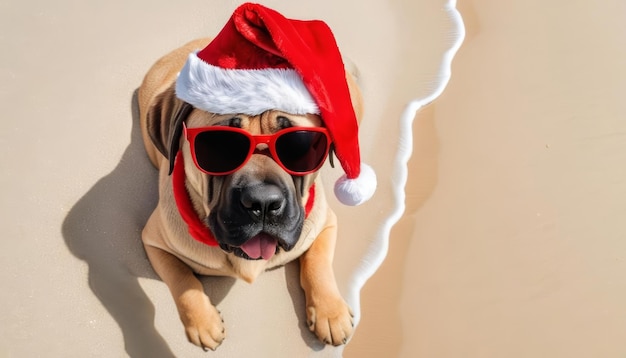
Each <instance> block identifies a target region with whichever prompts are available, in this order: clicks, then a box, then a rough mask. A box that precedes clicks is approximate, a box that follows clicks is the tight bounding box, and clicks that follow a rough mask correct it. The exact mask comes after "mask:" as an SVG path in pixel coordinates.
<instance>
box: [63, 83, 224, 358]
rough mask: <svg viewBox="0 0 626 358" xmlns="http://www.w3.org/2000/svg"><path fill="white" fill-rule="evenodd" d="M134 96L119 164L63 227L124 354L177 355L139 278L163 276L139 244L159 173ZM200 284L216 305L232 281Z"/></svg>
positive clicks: (153, 202)
mask: <svg viewBox="0 0 626 358" xmlns="http://www.w3.org/2000/svg"><path fill="white" fill-rule="evenodd" d="M136 96H137V91H135V93H134V95H133V98H132V104H131V107H132V120H133V126H132V132H131V142H130V144H129V146H128V147H127V148H126V150H125V151H124V154H123V156H122V159H121V161H120V163H119V164H118V165H117V167H115V169H113V171H112V172H111V173H109V174H108V175H106V176H105V177H103V178H102V179H100V180H99V181H98V182H97V183H96V184H95V185H94V186H93V187H92V188H91V189H90V190H89V191H88V192H87V193H86V194H85V195H84V196H83V197H82V198H81V199H80V200H79V201H78V202H77V203H76V204H75V205H74V206H73V207H72V209H71V210H70V212H69V214H68V215H67V217H66V218H65V220H64V222H63V229H62V231H63V237H64V239H65V242H66V244H67V246H68V247H69V249H70V251H71V252H72V253H73V254H74V255H75V256H76V257H78V258H80V259H81V260H84V261H85V262H86V263H87V264H88V265H89V274H88V280H89V287H90V288H91V290H92V291H93V293H94V294H95V295H96V297H97V298H98V299H99V300H100V302H101V303H102V305H103V306H104V307H105V308H106V309H107V311H108V312H109V313H110V314H111V316H112V317H113V318H114V319H115V321H116V322H117V324H118V325H119V326H120V329H121V330H122V333H123V336H124V345H125V349H126V352H127V353H128V354H129V355H130V356H131V357H174V356H175V355H174V354H173V353H172V351H171V349H170V348H169V346H168V344H167V343H166V342H165V340H164V339H163V338H162V337H161V335H160V334H159V333H158V332H157V330H156V328H155V326H154V316H155V309H154V305H153V304H152V302H151V301H150V299H149V298H148V296H147V295H146V294H145V292H144V291H143V289H142V288H141V286H140V285H139V281H138V278H139V277H144V278H152V279H159V278H158V276H157V275H156V274H155V272H154V271H153V269H152V267H151V266H150V262H149V261H148V258H147V256H146V254H145V251H144V249H143V245H142V243H141V230H142V229H143V226H144V225H145V223H146V221H147V219H148V217H149V215H150V214H151V212H152V211H153V210H154V208H155V207H156V204H157V199H158V188H157V186H158V173H157V170H156V169H155V168H154V167H153V166H152V164H151V163H150V161H149V159H148V157H147V155H146V153H145V150H144V147H143V142H142V136H141V129H140V127H139V109H138V106H137V98H136ZM212 279H215V282H213V281H212ZM202 282H203V284H204V286H205V291H206V292H207V293H208V294H210V297H211V300H212V302H213V303H215V304H217V303H219V302H220V301H221V300H222V299H223V298H224V296H225V295H226V293H227V292H228V291H229V289H230V287H231V286H232V284H233V283H234V279H229V278H203V280H202ZM213 283H214V284H213ZM180 329H181V330H182V329H183V327H182V324H181V327H180Z"/></svg>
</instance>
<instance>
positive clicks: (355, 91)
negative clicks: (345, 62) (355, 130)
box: [346, 71, 363, 124]
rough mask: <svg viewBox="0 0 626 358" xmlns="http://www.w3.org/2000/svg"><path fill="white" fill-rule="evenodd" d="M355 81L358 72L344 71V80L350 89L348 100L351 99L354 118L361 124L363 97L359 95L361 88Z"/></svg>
mask: <svg viewBox="0 0 626 358" xmlns="http://www.w3.org/2000/svg"><path fill="white" fill-rule="evenodd" d="M357 81H358V73H352V72H350V71H346V82H347V83H348V89H349V90H350V100H351V101H352V107H353V108H354V114H356V120H357V121H358V122H359V124H361V119H362V118H363V97H362V96H361V90H360V89H359V85H357Z"/></svg>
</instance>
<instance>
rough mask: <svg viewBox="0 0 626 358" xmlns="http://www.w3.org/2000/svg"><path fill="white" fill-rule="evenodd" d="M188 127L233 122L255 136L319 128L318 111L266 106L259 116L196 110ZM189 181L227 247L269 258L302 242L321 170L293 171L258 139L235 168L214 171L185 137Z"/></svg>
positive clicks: (237, 252) (200, 207)
mask: <svg viewBox="0 0 626 358" xmlns="http://www.w3.org/2000/svg"><path fill="white" fill-rule="evenodd" d="M185 124H186V126H187V128H198V127H209V126H229V127H236V128H240V129H243V130H245V131H246V132H248V133H250V134H253V135H260V134H264V135H267V134H273V133H276V132H278V131H280V130H282V129H285V128H289V127H319V126H321V125H322V121H321V119H320V118H319V116H316V115H292V114H288V113H284V112H279V111H267V112H265V113H262V114H261V115H257V116H247V115H242V114H236V115H216V114H212V113H207V112H204V111H201V110H198V109H194V110H192V111H191V113H190V114H189V116H188V117H187V119H186V121H185ZM180 140H181V150H182V152H183V155H184V159H185V172H186V175H187V179H188V183H189V185H190V186H191V187H192V188H191V189H192V190H193V191H194V192H195V193H194V194H195V195H192V200H193V201H194V206H195V207H196V210H197V211H199V212H200V213H201V215H203V216H204V217H203V219H204V220H205V221H206V223H207V224H208V226H209V228H210V229H211V231H212V232H213V235H214V236H215V238H216V240H217V241H218V243H219V245H220V247H221V249H222V250H224V251H226V252H229V253H232V254H234V255H236V256H238V257H241V258H245V259H251V260H252V259H268V258H270V257H271V256H272V255H274V254H275V253H276V252H277V251H278V250H281V249H282V250H285V251H289V250H291V249H292V248H293V247H294V246H295V244H296V243H297V241H298V239H299V237H300V233H301V230H302V224H303V222H304V218H305V212H304V200H305V197H306V194H307V193H308V190H309V188H310V186H311V185H312V183H313V181H314V180H315V177H316V175H317V173H312V174H307V175H291V174H288V173H287V172H286V171H285V170H284V169H283V168H282V167H281V166H280V165H279V164H278V163H277V162H276V161H275V160H274V159H273V158H272V156H271V155H270V152H269V149H268V146H267V144H259V145H258V146H257V147H256V148H255V151H254V153H253V154H252V156H251V157H250V159H249V160H248V161H247V162H246V163H245V165H244V166H243V167H241V168H239V169H238V170H237V171H236V172H234V173H232V174H228V175H210V174H206V173H204V172H202V171H201V170H199V169H198V168H197V167H196V165H195V164H194V161H193V158H192V153H191V150H190V143H189V142H188V141H187V140H186V139H185V138H181V139H180Z"/></svg>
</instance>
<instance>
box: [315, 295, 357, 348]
mask: <svg viewBox="0 0 626 358" xmlns="http://www.w3.org/2000/svg"><path fill="white" fill-rule="evenodd" d="M306 315H307V325H308V327H309V330H310V331H311V332H313V333H315V335H317V338H319V340H320V341H322V342H324V343H325V344H332V345H333V346H339V345H342V344H346V343H347V342H348V339H350V336H352V331H353V330H354V323H353V317H354V315H353V314H352V310H351V309H350V307H349V306H348V305H347V304H346V302H345V301H344V300H343V299H341V297H339V298H337V299H328V300H324V301H323V302H320V303H318V304H316V305H310V306H308V307H307V309H306Z"/></svg>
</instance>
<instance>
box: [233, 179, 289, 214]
mask: <svg viewBox="0 0 626 358" xmlns="http://www.w3.org/2000/svg"><path fill="white" fill-rule="evenodd" d="M240 200H241V205H242V206H243V208H244V209H245V210H246V211H248V213H250V215H251V216H252V217H253V218H254V219H256V220H264V219H272V218H276V217H278V216H280V215H281V214H282V213H283V210H284V208H285V206H286V202H287V199H286V198H285V195H284V193H283V192H282V190H280V188H279V187H278V186H276V185H272V184H263V185H254V186H251V187H247V188H245V189H243V191H242V192H241V199H240Z"/></svg>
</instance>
